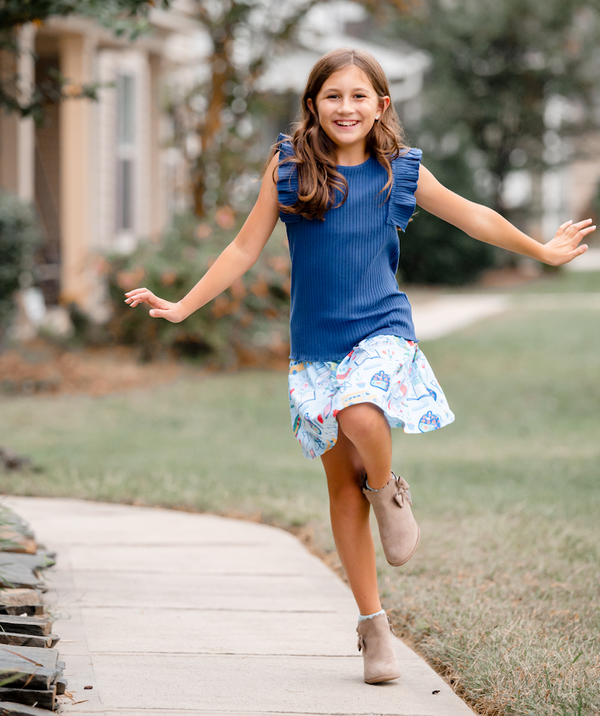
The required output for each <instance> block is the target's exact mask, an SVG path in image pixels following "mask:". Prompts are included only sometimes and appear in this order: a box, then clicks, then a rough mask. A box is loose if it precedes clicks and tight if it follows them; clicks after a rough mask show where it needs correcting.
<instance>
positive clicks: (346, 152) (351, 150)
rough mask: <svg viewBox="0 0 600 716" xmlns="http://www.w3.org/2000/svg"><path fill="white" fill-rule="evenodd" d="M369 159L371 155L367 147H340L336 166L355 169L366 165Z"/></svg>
mask: <svg viewBox="0 0 600 716" xmlns="http://www.w3.org/2000/svg"><path fill="white" fill-rule="evenodd" d="M368 158H369V153H368V152H367V149H366V147H365V146H357V147H338V150H337V154H336V164H337V165H338V166H341V167H355V166H357V165H358V164H364V162H366V161H367V159H368Z"/></svg>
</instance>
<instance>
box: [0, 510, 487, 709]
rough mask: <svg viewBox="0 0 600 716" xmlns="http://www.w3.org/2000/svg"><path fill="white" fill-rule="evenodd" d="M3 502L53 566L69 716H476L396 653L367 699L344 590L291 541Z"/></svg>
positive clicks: (255, 532) (213, 520)
mask: <svg viewBox="0 0 600 716" xmlns="http://www.w3.org/2000/svg"><path fill="white" fill-rule="evenodd" d="M5 504H7V505H8V506H9V507H11V508H12V509H14V510H15V511H16V512H17V513H18V514H20V515H21V516H22V517H24V518H25V519H26V520H28V521H29V522H30V524H31V525H32V527H33V529H34V531H35V533H36V536H37V538H38V540H39V541H40V542H42V543H44V544H45V545H46V546H47V547H48V549H51V550H56V551H57V553H58V555H57V565H56V567H54V568H52V569H51V570H49V571H48V572H47V573H46V575H47V576H46V579H47V582H48V586H49V591H48V594H47V601H48V603H49V604H50V605H51V608H52V609H53V610H54V612H55V615H56V616H57V620H56V622H55V625H54V632H55V633H56V634H58V635H59V636H60V637H61V641H60V642H59V644H58V648H59V650H60V654H61V658H62V659H64V661H66V663H67V668H66V671H65V676H66V677H67V678H68V680H69V687H68V691H70V692H71V693H72V703H71V704H65V705H64V706H62V707H61V712H62V713H66V714H90V713H93V714H102V715H103V716H118V715H119V714H139V715H140V716H142V715H144V716H152V715H153V714H156V715H157V716H158V715H159V714H161V715H164V714H171V715H172V716H176V715H177V714H186V716H195V715H196V714H197V715H200V714H214V715H215V716H218V715H220V714H227V715H228V716H249V715H252V716H256V715H257V714H261V715H266V714H268V715H269V716H277V715H278V714H279V715H280V716H283V714H294V716H302V715H303V714H312V715H315V714H331V715H333V714H336V715H340V716H344V715H348V716H350V715H353V716H358V715H359V714H360V715H361V716H366V715H367V714H381V715H383V714H386V715H387V714H397V715H398V716H402V715H405V716H408V715H410V716H469V715H470V716H472V714H473V712H472V711H471V709H470V708H469V707H468V706H466V705H465V704H464V702H463V701H461V699H459V698H458V697H457V696H456V695H455V694H454V693H453V692H452V690H451V689H450V687H449V686H448V685H447V684H446V683H445V682H444V681H443V680H442V679H441V678H440V677H439V676H438V675H437V674H436V673H435V672H434V671H433V670H432V669H430V668H429V666H427V664H425V662H424V661H423V660H422V659H421V658H420V657H418V656H417V655H416V654H415V653H414V652H412V651H411V650H410V649H409V648H408V647H406V646H405V645H404V644H403V643H402V642H400V641H398V642H397V652H398V657H399V659H400V664H401V670H402V678H401V679H399V680H398V681H395V682H389V683H387V684H381V685H378V686H368V685H366V684H365V683H364V682H363V679H362V657H361V656H360V655H359V653H358V651H357V646H356V633H355V628H356V620H357V611H356V606H355V604H354V600H353V598H352V595H351V593H350V590H349V589H348V587H346V586H345V585H344V583H343V582H342V581H341V580H340V579H339V578H338V577H337V576H336V575H335V574H334V573H333V572H331V571H330V570H329V569H328V568H327V567H326V566H325V565H324V564H323V563H322V562H321V561H320V560H319V559H317V558H316V557H314V556H313V555H311V554H310V553H309V552H308V551H307V550H306V549H305V548H304V547H303V546H302V544H301V543H300V542H299V541H298V540H297V539H296V538H294V537H293V536H292V535H290V534H288V533H287V532H284V531H282V530H279V529H275V528H273V527H268V526H265V525H261V524H255V523H251V522H243V521H240V520H229V519H224V518H221V517H216V516H213V515H198V514H188V513H184V512H175V511H170V510H161V509H151V508H142V507H129V506H124V505H110V504H101V503H93V502H84V501H80V500H68V499H44V498H25V497H23V498H16V497H10V498H6V499H5ZM88 685H89V686H93V689H91V690H89V689H88V690H84V686H88Z"/></svg>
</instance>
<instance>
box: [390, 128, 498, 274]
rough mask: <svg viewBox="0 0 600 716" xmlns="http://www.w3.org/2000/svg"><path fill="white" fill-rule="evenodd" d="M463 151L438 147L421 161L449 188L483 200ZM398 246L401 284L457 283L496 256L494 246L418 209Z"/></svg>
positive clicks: (493, 259)
mask: <svg viewBox="0 0 600 716" xmlns="http://www.w3.org/2000/svg"><path fill="white" fill-rule="evenodd" d="M419 139H420V138H419ZM419 139H418V140H417V142H418V141H419ZM428 140H429V143H431V142H432V141H435V140H433V139H432V138H431V137H429V138H428ZM424 143H425V144H426V142H424ZM416 146H420V144H419V143H417V144H416ZM466 153H467V151H466V148H465V149H463V148H462V147H460V146H457V148H456V150H455V151H454V152H453V153H452V154H450V155H448V156H443V154H442V152H441V151H439V148H438V152H437V153H434V152H426V153H425V156H424V159H423V161H424V163H425V165H426V166H427V168H428V169H430V170H431V171H432V172H433V174H434V176H435V177H436V178H437V179H438V180H439V181H440V182H441V183H442V184H444V185H445V186H447V187H449V188H450V189H451V190H452V191H454V192H456V193H458V194H460V195H461V196H464V197H466V198H468V199H472V200H473V201H477V202H482V200H483V202H484V203H485V196H482V195H481V194H480V195H477V192H476V191H475V179H474V175H473V170H472V168H471V167H469V166H468V164H467V162H466V160H465V155H466ZM400 249H401V250H400V266H399V274H400V276H399V278H400V279H401V280H402V281H403V282H404V283H418V284H428V285H432V284H446V285H454V286H460V285H463V284H467V283H470V282H472V281H476V280H477V279H478V278H479V276H480V275H481V273H482V272H483V271H484V270H485V269H487V268H490V267H491V266H493V265H494V263H495V262H496V257H497V250H496V249H495V248H494V247H492V246H490V245H488V244H484V243H481V242H480V241H476V240H475V239H472V238H471V237H470V236H467V235H466V234H465V233H463V232H462V231H461V230H460V229H457V228H456V227H455V226H452V224H447V223H446V222H445V221H442V220H441V219H438V218H437V217H436V216H433V215H432V214H429V213H428V212H426V211H424V210H422V209H419V208H417V211H416V214H415V216H414V219H413V220H412V221H411V222H410V224H409V225H408V228H407V231H406V236H404V235H401V236H400Z"/></svg>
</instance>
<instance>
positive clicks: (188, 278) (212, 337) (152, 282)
mask: <svg viewBox="0 0 600 716" xmlns="http://www.w3.org/2000/svg"><path fill="white" fill-rule="evenodd" d="M239 228H240V223H239V222H238V221H236V219H235V217H234V215H233V212H232V211H231V210H230V209H228V208H227V207H221V208H220V209H217V211H216V212H215V213H214V214H213V215H211V216H210V217H209V218H207V219H205V220H202V221H199V220H198V219H197V218H196V217H193V216H189V215H183V216H179V217H176V219H175V221H174V225H173V227H172V228H171V229H170V230H169V231H167V232H166V234H165V236H164V237H163V239H162V241H161V242H160V244H153V243H149V242H148V243H144V244H142V245H140V246H139V248H138V249H137V250H136V251H135V252H134V253H133V254H131V255H129V256H126V257H125V256H120V257H114V258H113V259H112V260H111V261H110V263H109V273H108V286H109V292H110V297H111V301H112V305H113V308H114V313H113V317H112V319H111V321H110V323H109V329H110V331H111V333H112V335H113V337H114V338H115V340H116V341H117V342H119V343H125V344H130V345H138V346H140V348H141V355H142V358H143V359H145V360H150V359H152V358H154V357H156V356H158V355H159V354H160V353H164V352H165V351H169V352H174V353H175V354H177V355H180V356H183V357H190V358H198V359H206V358H208V359H210V361H211V362H213V363H215V364H217V365H219V366H224V365H228V366H235V365H237V364H240V363H242V364H261V363H265V362H272V361H273V360H282V359H287V356H288V354H289V342H288V340H289V339H288V321H289V291H290V271H289V254H288V249H287V240H286V238H285V232H284V230H283V227H282V226H281V225H278V226H277V227H276V229H275V232H274V233H273V236H272V237H271V239H270V240H269V242H268V243H267V246H266V247H265V249H264V250H263V252H262V254H261V256H260V258H259V260H258V262H257V263H256V264H255V265H254V266H253V267H252V268H251V269H250V270H249V271H248V272H247V273H246V275H245V276H243V277H242V278H241V279H239V280H238V281H236V282H235V283H234V285H233V286H232V287H231V288H229V289H228V290H227V291H225V292H224V293H222V294H221V295H220V296H218V297H217V298H216V299H215V300H214V301H212V302H211V303H209V304H208V305H207V306H204V307H203V308H201V309H200V310H198V311H196V312H195V313H193V314H192V315H191V316H190V317H189V318H187V319H186V320H185V321H183V322H182V323H178V324H173V323H169V322H168V321H165V320H162V319H153V318H149V317H148V314H147V311H146V310H144V309H143V308H142V307H137V308H135V309H131V308H130V307H129V306H128V305H127V304H125V303H124V298H125V297H124V295H123V294H124V292H125V291H129V290H131V289H132V288H136V287H140V286H145V287H146V288H148V289H150V290H151V291H153V292H154V293H156V294H157V295H158V296H160V297H161V298H164V299H166V300H168V301H178V300H179V299H181V298H182V297H183V296H184V295H185V294H186V293H187V292H188V291H189V290H190V289H191V288H192V287H193V286H194V284H195V283H196V282H197V281H198V280H199V279H200V278H201V277H202V275H203V274H204V273H205V271H206V270H207V269H208V267H209V266H210V265H211V263H212V262H213V261H214V260H215V259H216V258H217V256H218V255H219V254H220V253H221V251H222V250H223V249H224V248H225V247H226V246H227V244H228V243H229V242H231V241H232V240H233V238H234V237H235V235H236V232H237V231H238V230H239Z"/></svg>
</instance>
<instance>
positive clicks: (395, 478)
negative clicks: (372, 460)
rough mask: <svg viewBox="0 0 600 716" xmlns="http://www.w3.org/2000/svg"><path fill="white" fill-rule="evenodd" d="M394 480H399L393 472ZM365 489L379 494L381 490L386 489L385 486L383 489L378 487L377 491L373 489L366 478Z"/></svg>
mask: <svg viewBox="0 0 600 716" xmlns="http://www.w3.org/2000/svg"><path fill="white" fill-rule="evenodd" d="M392 478H393V479H394V480H398V478H397V477H396V475H394V473H393V472H392ZM365 487H366V488H367V490H370V491H371V492H379V490H383V487H385V485H384V486H383V487H378V488H377V489H375V488H374V487H371V485H369V480H368V479H367V478H366V477H365Z"/></svg>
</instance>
